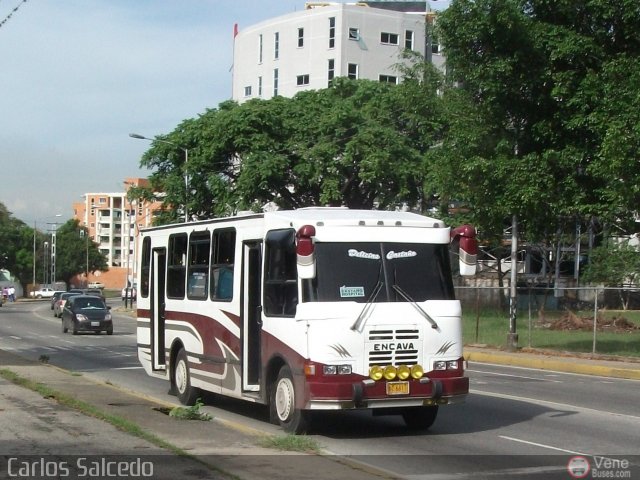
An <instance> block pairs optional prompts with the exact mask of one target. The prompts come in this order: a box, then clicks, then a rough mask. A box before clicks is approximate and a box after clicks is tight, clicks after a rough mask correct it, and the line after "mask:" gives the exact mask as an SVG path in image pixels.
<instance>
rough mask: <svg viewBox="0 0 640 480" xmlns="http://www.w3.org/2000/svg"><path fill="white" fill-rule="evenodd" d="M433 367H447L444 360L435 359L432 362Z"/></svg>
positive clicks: (440, 368)
mask: <svg viewBox="0 0 640 480" xmlns="http://www.w3.org/2000/svg"><path fill="white" fill-rule="evenodd" d="M433 369H434V370H446V369H447V362H445V361H444V360H437V361H435V362H433Z"/></svg>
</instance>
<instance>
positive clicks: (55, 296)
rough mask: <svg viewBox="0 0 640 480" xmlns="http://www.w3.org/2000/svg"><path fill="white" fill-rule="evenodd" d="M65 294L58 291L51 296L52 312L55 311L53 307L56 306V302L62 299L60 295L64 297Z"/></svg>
mask: <svg viewBox="0 0 640 480" xmlns="http://www.w3.org/2000/svg"><path fill="white" fill-rule="evenodd" d="M63 293H65V292H64V291H63V290H57V291H55V292H53V295H52V296H51V310H53V307H54V306H55V305H56V302H57V301H58V299H59V298H60V295H62V294H63Z"/></svg>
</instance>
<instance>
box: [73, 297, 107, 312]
mask: <svg viewBox="0 0 640 480" xmlns="http://www.w3.org/2000/svg"><path fill="white" fill-rule="evenodd" d="M74 306H75V308H76V309H79V310H105V308H106V307H105V305H104V303H103V302H101V301H100V299H97V298H96V299H95V300H94V299H93V298H79V299H77V300H76V301H75V303H74Z"/></svg>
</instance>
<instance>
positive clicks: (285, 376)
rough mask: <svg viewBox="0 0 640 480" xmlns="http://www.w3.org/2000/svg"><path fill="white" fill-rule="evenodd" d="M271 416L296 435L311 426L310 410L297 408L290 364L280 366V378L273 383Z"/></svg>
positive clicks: (270, 400) (270, 405)
mask: <svg viewBox="0 0 640 480" xmlns="http://www.w3.org/2000/svg"><path fill="white" fill-rule="evenodd" d="M269 393H270V397H271V398H270V399H269V416H270V418H271V421H272V422H273V423H276V424H279V425H280V426H281V427H282V429H283V430H284V431H285V432H287V433H291V434H294V435H298V434H301V433H306V431H307V429H308V427H309V415H310V414H309V412H307V411H306V410H300V409H297V408H295V405H296V391H295V387H294V384H293V375H292V374H291V369H290V368H289V366H288V365H284V366H283V367H282V368H280V372H279V373H278V378H277V379H276V381H275V382H274V383H273V384H272V385H271V391H270V392H269Z"/></svg>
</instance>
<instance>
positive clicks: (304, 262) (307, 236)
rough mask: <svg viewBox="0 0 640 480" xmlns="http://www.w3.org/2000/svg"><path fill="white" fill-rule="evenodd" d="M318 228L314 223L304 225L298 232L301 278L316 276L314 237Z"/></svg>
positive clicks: (297, 251) (298, 264)
mask: <svg viewBox="0 0 640 480" xmlns="http://www.w3.org/2000/svg"><path fill="white" fill-rule="evenodd" d="M315 234H316V229H315V227H314V226H313V225H303V226H302V227H300V228H299V229H298V231H297V232H296V264H297V267H298V277H300V278H301V279H309V278H314V277H315V276H316V258H315V254H314V248H315V246H314V244H313V237H314V236H315Z"/></svg>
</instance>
